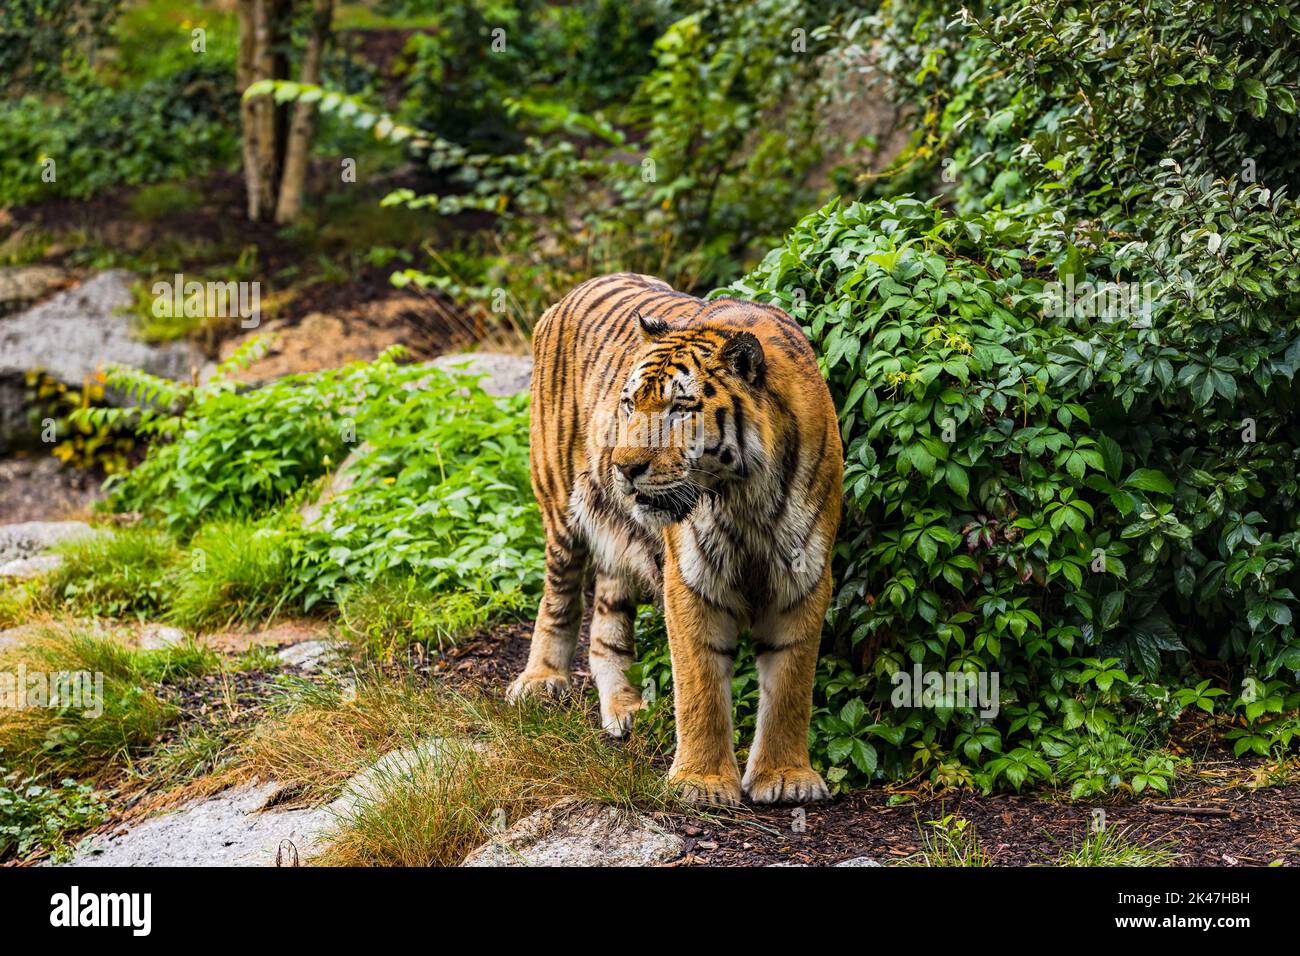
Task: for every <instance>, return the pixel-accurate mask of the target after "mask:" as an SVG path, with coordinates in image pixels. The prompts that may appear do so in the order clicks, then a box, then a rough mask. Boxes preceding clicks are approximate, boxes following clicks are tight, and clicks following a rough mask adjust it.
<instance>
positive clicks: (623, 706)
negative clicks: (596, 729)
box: [600, 687, 645, 738]
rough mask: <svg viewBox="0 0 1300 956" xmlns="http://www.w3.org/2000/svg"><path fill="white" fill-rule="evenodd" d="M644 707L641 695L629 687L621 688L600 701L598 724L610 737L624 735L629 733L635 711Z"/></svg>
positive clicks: (634, 719) (634, 718)
mask: <svg viewBox="0 0 1300 956" xmlns="http://www.w3.org/2000/svg"><path fill="white" fill-rule="evenodd" d="M644 709H645V701H644V700H642V699H641V695H640V694H638V693H637V692H636V691H635V690H633V689H632V688H631V687H626V688H623V689H622V690H619V691H616V692H615V693H613V694H611V695H610V697H609V700H607V701H606V700H602V701H601V702H600V725H601V726H602V727H603V728H604V729H605V733H607V734H609V735H610V736H611V737H614V738H619V737H624V736H626V735H627V734H629V733H631V731H632V724H633V723H634V722H635V721H636V713H637V711H638V710H644Z"/></svg>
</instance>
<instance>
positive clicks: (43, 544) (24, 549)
mask: <svg viewBox="0 0 1300 956" xmlns="http://www.w3.org/2000/svg"><path fill="white" fill-rule="evenodd" d="M100 533H101V532H99V531H97V530H95V529H94V528H92V527H91V526H90V525H88V524H86V522H84V521H24V522H22V523H21V524H6V525H0V564H8V563H9V562H10V561H17V560H19V559H21V558H33V557H36V556H37V555H39V554H41V553H42V552H45V551H48V550H49V549H50V548H53V547H54V546H55V545H59V544H64V543H65V542H68V541H76V540H79V539H83V538H90V537H93V536H95V535H97V534H100Z"/></svg>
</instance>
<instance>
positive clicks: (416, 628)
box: [339, 578, 535, 660]
mask: <svg viewBox="0 0 1300 956" xmlns="http://www.w3.org/2000/svg"><path fill="white" fill-rule="evenodd" d="M534 603H535V602H534V601H533V599H532V598H531V597H529V596H527V595H526V594H524V593H523V592H521V591H494V592H482V591H466V590H453V591H446V592H437V591H434V590H432V589H431V588H428V587H426V586H425V585H423V584H421V583H420V582H419V581H418V580H416V579H414V578H402V579H399V580H396V581H392V580H381V581H377V582H375V583H374V584H370V585H360V586H356V587H353V588H351V589H349V590H347V591H345V592H344V593H343V595H342V596H341V598H340V600H339V616H340V618H341V620H342V624H343V627H342V629H341V633H342V635H343V637H344V639H346V640H347V641H349V642H350V643H351V644H353V646H354V647H356V648H357V649H358V650H360V651H361V652H362V653H363V655H365V656H368V657H373V658H376V659H379V660H391V659H392V658H393V656H394V654H395V653H397V652H398V651H400V650H402V649H404V648H406V647H409V646H410V645H412V644H423V645H424V646H425V647H429V648H443V647H447V646H449V645H453V644H456V643H459V642H460V641H462V640H464V639H466V638H468V637H471V636H473V635H474V634H476V633H478V632H479V631H482V630H483V629H484V628H486V627H488V626H489V625H491V624H493V623H495V622H497V621H500V620H503V619H506V618H508V617H511V616H514V615H518V614H520V613H522V612H526V611H529V610H531V609H532V606H533V604H534Z"/></svg>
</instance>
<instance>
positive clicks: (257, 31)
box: [248, 0, 278, 222]
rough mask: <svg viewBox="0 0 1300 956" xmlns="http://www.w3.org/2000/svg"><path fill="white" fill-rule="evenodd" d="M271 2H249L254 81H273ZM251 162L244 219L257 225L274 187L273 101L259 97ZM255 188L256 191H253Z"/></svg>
mask: <svg viewBox="0 0 1300 956" xmlns="http://www.w3.org/2000/svg"><path fill="white" fill-rule="evenodd" d="M274 5H275V4H274V0H253V43H254V48H253V77H254V79H257V80H273V79H277V77H276V75H275V50H274V47H273V44H274V42H275V41H274V31H273V29H272V22H271V21H272V16H273V13H274V10H273V7H274ZM253 106H254V110H253V127H252V129H253V163H254V166H255V167H256V169H257V174H256V177H255V180H256V181H255V182H254V181H253V180H252V179H250V181H249V184H248V185H249V196H248V218H249V219H252V220H253V221H254V222H261V221H262V220H263V219H267V218H269V217H270V216H271V214H272V212H273V211H274V210H275V185H276V174H277V172H278V170H277V169H276V162H275V159H276V153H277V152H278V150H277V148H276V147H277V144H276V141H275V140H276V135H275V134H276V130H275V98H274V97H272V96H259V97H258V98H257V99H256V100H254V101H253ZM254 187H256V192H254V191H253V189H254Z"/></svg>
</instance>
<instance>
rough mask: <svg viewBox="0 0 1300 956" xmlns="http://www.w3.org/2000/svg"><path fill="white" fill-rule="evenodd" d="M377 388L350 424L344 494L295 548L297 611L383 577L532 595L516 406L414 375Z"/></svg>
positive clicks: (458, 382) (535, 557)
mask: <svg viewBox="0 0 1300 956" xmlns="http://www.w3.org/2000/svg"><path fill="white" fill-rule="evenodd" d="M416 383H418V387H416ZM389 387H390V388H391V389H392V391H391V393H385V396H384V400H382V401H373V402H371V403H370V404H369V405H368V406H367V407H366V408H365V409H363V410H362V412H361V417H360V419H359V422H358V424H359V428H360V434H362V435H364V436H366V444H365V445H364V446H362V447H361V448H360V449H359V451H360V454H359V456H358V457H357V459H356V460H355V463H354V464H353V466H352V471H353V474H354V475H355V481H354V483H353V485H352V487H351V488H350V489H349V490H348V491H346V492H344V493H342V494H340V495H338V496H336V497H334V498H332V499H331V500H330V501H329V502H328V503H327V504H326V506H325V509H324V513H323V516H322V520H321V521H320V522H318V523H317V524H315V525H313V526H311V527H309V528H307V529H305V530H304V531H303V532H302V535H301V537H300V546H299V549H298V551H297V553H296V554H295V568H296V569H297V573H298V574H299V576H300V580H301V581H302V582H303V585H304V588H305V602H306V605H307V607H309V608H310V607H311V606H313V605H314V604H316V603H317V602H318V601H321V600H325V599H333V596H334V595H335V594H336V593H337V591H338V590H339V589H340V588H341V587H342V586H344V585H347V584H350V583H355V582H370V581H376V580H379V579H381V578H384V577H389V576H398V577H401V576H413V577H415V578H417V579H418V580H419V582H420V583H421V584H422V585H423V586H424V587H427V588H431V589H436V590H438V591H454V590H458V589H459V590H467V591H477V592H486V591H490V590H497V591H514V590H520V589H523V590H524V591H526V592H528V593H540V585H541V564H542V559H541V554H542V551H541V549H542V533H541V519H540V517H539V515H538V513H537V505H536V502H535V501H534V499H533V494H532V485H531V478H530V470H529V464H528V396H527V394H520V395H516V396H513V397H510V398H502V399H498V398H493V397H491V396H489V395H487V394H486V393H484V392H483V391H482V390H481V389H479V388H477V387H476V386H473V385H472V384H470V380H468V379H465V378H464V377H462V376H452V375H447V374H446V373H443V372H441V371H438V370H434V369H424V368H417V369H413V370H409V369H408V370H404V371H402V372H400V373H396V374H394V375H393V377H392V378H391V379H390V382H389Z"/></svg>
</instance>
